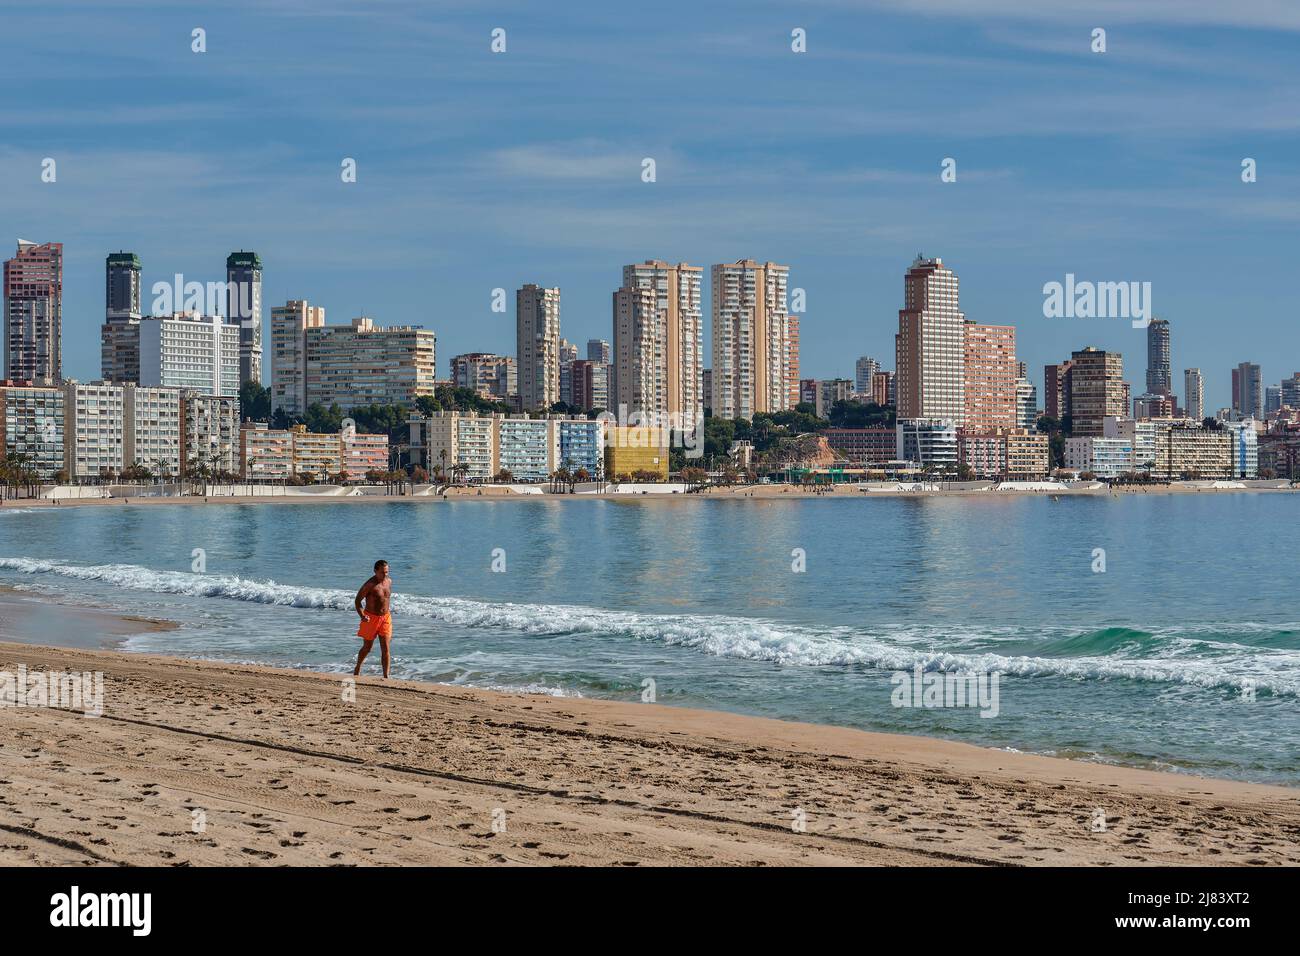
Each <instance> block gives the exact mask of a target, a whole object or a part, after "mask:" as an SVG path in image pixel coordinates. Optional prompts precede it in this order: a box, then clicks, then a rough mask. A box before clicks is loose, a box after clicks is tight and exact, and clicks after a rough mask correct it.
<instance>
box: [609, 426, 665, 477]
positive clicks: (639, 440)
mask: <svg viewBox="0 0 1300 956" xmlns="http://www.w3.org/2000/svg"><path fill="white" fill-rule="evenodd" d="M638 471H643V472H652V473H654V474H655V475H656V476H658V478H659V479H660V480H661V481H667V480H668V433H667V432H666V431H664V430H663V429H659V428H651V427H648V426H627V425H611V426H609V428H608V430H607V433H606V446H605V476H606V477H607V478H609V479H611V480H617V479H618V478H620V477H622V476H627V477H631V476H632V475H634V474H636V472H638Z"/></svg>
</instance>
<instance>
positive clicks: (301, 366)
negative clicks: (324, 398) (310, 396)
mask: <svg viewBox="0 0 1300 956" xmlns="http://www.w3.org/2000/svg"><path fill="white" fill-rule="evenodd" d="M324 325H325V309H324V308H323V307H322V306H313V305H311V304H310V303H309V302H307V300H306V299H290V300H289V301H288V302H286V303H285V304H284V305H278V306H276V307H275V308H274V309H272V310H271V410H272V411H274V410H275V409H277V408H280V409H284V412H285V414H286V415H290V416H300V415H305V414H307V330H308V329H319V328H321V327H322V326H324Z"/></svg>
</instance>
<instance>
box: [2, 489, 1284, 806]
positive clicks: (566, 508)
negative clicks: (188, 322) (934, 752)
mask: <svg viewBox="0 0 1300 956" xmlns="http://www.w3.org/2000/svg"><path fill="white" fill-rule="evenodd" d="M1297 518H1300V498H1298V497H1296V496H1293V495H1281V494H1217V495H1199V496H1198V495H1168V496H1165V495H1149V496H1147V495H1130V496H1120V497H1117V498H1111V497H1097V498H1093V497H1078V498H1063V499H1061V500H1057V501H1054V500H1052V499H1050V498H1046V497H1038V496H1035V497H1025V498H1011V497H1009V496H999V497H997V498H988V499H984V498H978V497H965V498H914V499H899V498H890V499H872V500H857V499H849V500H838V499H831V498H816V499H800V500H789V501H769V500H762V499H743V500H730V501H728V500H708V499H695V498H692V499H680V498H678V499H672V500H662V501H650V500H645V499H642V500H638V501H601V500H594V501H582V500H573V499H569V500H539V501H526V502H525V501H510V502H490V501H466V502H410V501H394V502H391V503H384V504H355V503H352V504H349V503H340V504H313V505H301V506H286V505H249V506H229V505H223V506H212V507H203V506H193V507H158V506H155V507H129V506H124V507H113V508H81V509H78V508H62V509H57V510H49V511H44V510H36V511H23V510H22V509H13V508H11V507H6V508H4V509H2V510H0V584H6V585H10V586H16V587H19V588H23V589H29V590H32V591H35V592H38V593H46V594H49V595H51V596H62V597H63V598H65V599H70V600H76V601H83V602H93V603H95V604H98V605H101V606H106V607H110V608H114V609H118V610H122V611H128V612H130V613H133V614H142V615H147V616H158V617H166V618H170V619H173V620H176V621H179V622H180V623H181V624H182V627H181V628H180V629H179V630H176V631H170V632H163V633H155V634H146V635H139V636H132V637H131V638H129V639H128V640H127V644H126V646H127V648H128V649H131V650H139V651H156V652H162V653H172V654H183V655H192V656H200V657H212V658H221V659H226V660H236V661H255V662H259V663H267V664H275V665H287V666H293V667H306V668H312V669H316V670H325V671H334V672H345V671H350V670H351V664H352V660H353V657H354V655H355V652H356V648H357V642H356V639H355V638H354V637H353V634H354V632H355V630H356V616H355V614H354V613H353V612H352V610H351V603H352V596H353V594H354V593H355V591H356V588H357V587H358V586H359V585H360V584H361V582H362V581H364V580H365V578H366V576H367V575H368V574H369V569H370V566H371V564H372V563H373V562H374V560H375V559H376V558H380V557H382V558H385V559H386V560H388V561H389V562H390V563H391V566H392V574H393V579H394V590H395V593H396V594H397V598H396V601H395V605H394V610H395V639H394V653H395V660H396V664H395V669H394V674H395V676H399V677H406V678H415V679H420V680H429V681H441V682H447V683H455V684H472V685H476V686H482V687H491V688H499V689H521V690H528V691H536V692H545V693H555V694H566V695H581V696H584V697H605V698H614V699H620V700H633V701H639V700H641V697H642V691H643V686H644V685H643V682H644V681H646V680H647V679H652V680H653V681H654V688H655V692H656V695H657V700H658V702H659V703H661V704H669V705H686V706H696V707H705V708H713V709H721V710H730V711H736V712H741V713H749V714H760V715H764V716H771V717H779V718H785V719H791V720H805V721H813V722H820V723H828V724H839V725H845V726H852V727H861V728H865V729H870V730H882V731H892V732H901V733H912V734H927V735H933V736H940V737H947V738H951V739H957V740H964V741H968V742H971V743H977V744H984V745H989V746H995V747H1008V748H1015V749H1017V750H1023V751H1033V752H1038V753H1053V754H1058V755H1062V756H1070V757H1076V758H1083V759H1096V760H1103V761H1108V762H1115V763H1124V764H1132V765H1138V766H1146V767H1155V768H1160V769H1173V770H1180V771H1186V772H1193V773H1202V774H1207V775H1213V776H1224V777H1235V778H1242V779H1249V780H1260V781H1271V782H1282V783H1287V784H1300V611H1297V609H1296V606H1295V603H1294V598H1293V587H1294V580H1295V575H1296V572H1297V569H1298V568H1300V564H1298V563H1297V559H1296V545H1295V528H1296V524H1297ZM1098 548H1100V549H1104V551H1105V571H1104V572H1101V573H1098V572H1096V571H1094V567H1096V566H1098V564H1099V562H1098V559H1097V558H1096V557H1095V555H1094V552H1095V549H1098ZM195 549H202V550H203V552H204V555H205V558H206V570H205V571H203V572H202V573H195V572H194V571H192V570H191V568H192V566H193V562H194V560H195V559H194V557H193V554H194V550H195ZM494 549H503V551H504V560H505V568H506V570H505V572H504V573H498V572H494V571H492V570H491V567H492V563H493V552H494ZM795 549H802V550H803V552H804V555H805V562H806V570H805V571H803V572H802V573H797V572H795V571H793V570H792V564H793V563H795V560H796V559H795V558H794V557H792V552H793V551H794V550H795ZM917 665H920V666H921V667H922V668H923V670H924V671H926V672H929V673H933V672H936V671H948V672H954V671H969V670H982V671H986V672H992V671H996V672H998V674H999V685H998V688H999V692H998V696H999V700H998V704H999V706H998V713H997V716H996V717H991V718H984V717H981V716H980V715H979V711H978V710H976V709H971V708H951V707H949V708H936V709H923V708H898V707H895V706H893V704H892V702H891V692H892V691H893V690H894V684H893V683H891V676H892V675H893V674H894V673H895V672H897V671H907V672H908V673H909V675H910V674H913V673H914V668H915V667H916V666H917Z"/></svg>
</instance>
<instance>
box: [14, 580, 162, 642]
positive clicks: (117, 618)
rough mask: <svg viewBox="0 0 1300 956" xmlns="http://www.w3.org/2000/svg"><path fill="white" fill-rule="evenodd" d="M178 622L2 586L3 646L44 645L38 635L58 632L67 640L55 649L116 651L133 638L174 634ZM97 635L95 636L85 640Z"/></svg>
mask: <svg viewBox="0 0 1300 956" xmlns="http://www.w3.org/2000/svg"><path fill="white" fill-rule="evenodd" d="M178 628H180V624H178V623H176V622H175V621H168V620H163V619H161V618H154V617H141V616H138V615H134V614H121V613H118V612H116V611H108V610H104V609H103V608H99V607H95V606H94V605H92V604H81V603H77V602H74V601H68V600H52V599H50V598H48V597H45V596H43V595H40V594H37V593H35V592H29V591H23V590H20V589H18V588H15V587H12V586H10V585H6V584H0V642H5V641H12V642H14V643H20V644H33V645H43V644H45V643H46V642H44V641H41V640H40V639H39V638H38V637H36V636H35V635H40V634H45V633H49V632H57V633H61V634H63V635H66V636H68V640H67V642H66V643H64V642H58V643H57V645H56V646H59V647H67V648H70V649H78V648H80V649H85V650H94V649H97V648H98V649H105V650H117V649H119V648H120V647H121V645H122V643H123V642H124V641H125V640H126V638H128V637H130V636H132V635H134V634H146V633H151V632H157V631H173V630H177V629H178ZM86 635H94V636H86Z"/></svg>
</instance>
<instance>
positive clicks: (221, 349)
mask: <svg viewBox="0 0 1300 956" xmlns="http://www.w3.org/2000/svg"><path fill="white" fill-rule="evenodd" d="M137 329H138V332H139V362H140V368H139V379H138V384H140V385H145V386H149V387H152V388H184V389H190V390H193V391H196V392H199V393H200V394H202V395H238V394H239V347H240V346H239V341H240V340H239V328H238V327H237V326H234V325H231V324H230V323H228V322H226V321H225V320H224V319H223V318H222V317H221V316H219V315H211V316H207V315H199V314H198V313H196V312H176V313H173V314H172V315H169V316H149V317H147V318H144V319H142V320H141V321H140V323H139V325H138V326H137Z"/></svg>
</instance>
